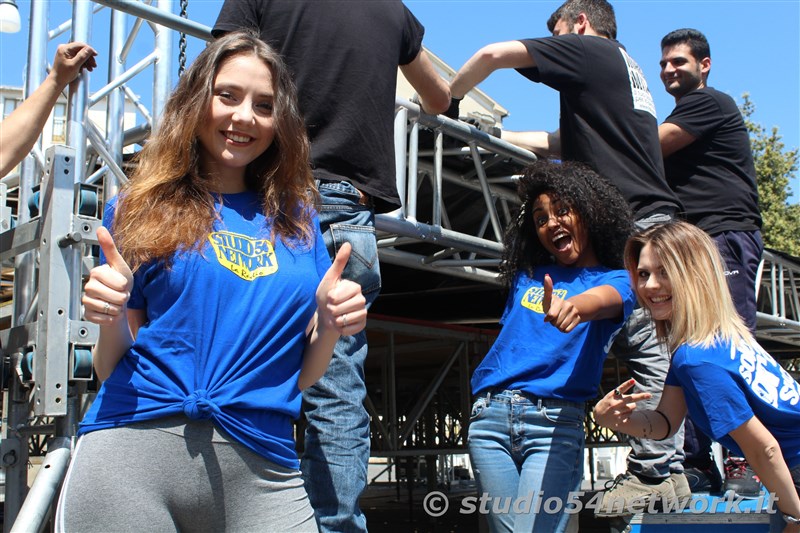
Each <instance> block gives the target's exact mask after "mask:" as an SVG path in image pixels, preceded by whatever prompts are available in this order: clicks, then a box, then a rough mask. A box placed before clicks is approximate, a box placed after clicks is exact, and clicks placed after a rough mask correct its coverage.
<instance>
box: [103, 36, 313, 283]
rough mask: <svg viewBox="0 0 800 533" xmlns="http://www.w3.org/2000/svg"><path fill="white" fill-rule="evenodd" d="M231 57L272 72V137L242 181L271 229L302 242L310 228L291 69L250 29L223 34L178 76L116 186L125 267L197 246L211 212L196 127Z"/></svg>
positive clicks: (309, 185)
mask: <svg viewBox="0 0 800 533" xmlns="http://www.w3.org/2000/svg"><path fill="white" fill-rule="evenodd" d="M236 56H252V57H255V58H257V59H260V60H261V61H263V62H264V64H265V65H267V66H268V67H269V69H270V71H271V74H272V83H273V90H274V93H275V99H274V102H273V119H274V124H275V139H274V141H273V142H272V144H271V145H270V147H269V148H268V149H267V150H266V151H265V152H264V153H263V154H261V155H260V156H259V157H258V158H256V159H255V160H254V161H253V162H252V163H250V164H249V165H248V166H247V169H246V172H245V182H246V185H247V187H248V189H249V190H252V191H255V192H256V193H257V194H258V195H259V196H260V197H261V203H262V207H263V211H264V215H265V216H266V217H267V220H268V221H269V222H270V223H271V225H272V228H273V229H272V235H271V238H275V236H276V235H278V236H280V237H282V238H284V240H285V241H287V244H290V245H291V243H292V242H300V243H308V242H310V241H311V239H312V238H313V235H314V226H313V223H312V209H311V208H312V207H313V205H314V202H315V200H316V189H315V187H314V180H313V177H312V175H311V168H310V164H309V153H310V150H309V144H308V138H307V136H306V130H305V125H304V123H303V118H302V115H301V114H300V110H299V107H298V105H297V98H296V91H295V88H294V83H293V82H292V79H291V74H290V72H289V69H288V68H287V67H286V64H285V63H284V62H283V60H282V59H281V57H280V55H279V54H278V53H277V52H276V51H274V50H273V49H272V48H270V47H269V45H267V44H266V43H264V42H263V41H261V40H260V39H259V38H258V35H257V34H255V33H254V32H252V31H238V32H232V33H229V34H226V35H225V36H223V37H222V38H220V39H218V40H216V41H213V42H211V43H209V45H208V46H207V47H206V48H205V50H203V52H201V53H200V55H199V56H198V57H197V59H196V60H195V61H194V63H192V65H191V66H190V67H189V69H188V70H187V71H186V72H185V73H184V74H183V76H181V79H180V81H179V83H178V86H177V87H176V88H175V90H174V91H173V92H172V94H171V95H170V97H169V99H168V101H167V103H166V105H165V107H164V112H163V115H162V118H161V123H160V126H159V128H158V130H157V131H156V132H155V134H154V135H153V136H152V137H151V138H150V139H149V141H148V142H147V144H146V145H145V146H144V148H143V149H142V150H141V151H140V152H139V154H138V155H137V158H136V159H137V163H138V166H137V168H136V170H135V172H134V173H133V176H132V177H131V180H130V181H129V182H128V185H127V186H126V187H125V188H124V189H123V190H122V191H121V192H120V196H119V203H118V206H117V211H116V215H115V217H114V238H115V241H116V243H117V245H118V248H119V250H120V252H121V253H122V255H123V257H124V258H125V260H126V261H127V262H128V263H129V264H130V265H131V267H132V268H134V269H135V268H137V267H138V266H140V265H142V264H143V263H146V262H149V261H153V260H160V261H163V262H164V263H165V264H166V265H167V266H169V265H170V264H171V260H172V256H173V255H174V253H175V252H177V251H179V250H200V249H201V248H202V246H203V244H204V242H205V236H206V235H207V234H208V233H209V232H210V231H211V230H212V227H213V223H214V220H215V219H216V218H217V217H218V214H217V212H216V211H215V208H214V194H215V193H214V190H213V188H212V185H213V183H212V181H211V179H210V178H209V176H207V175H204V174H202V173H201V172H200V166H199V141H198V131H199V130H200V128H201V127H202V125H203V123H204V122H205V120H206V118H207V116H208V110H209V108H210V105H211V99H212V96H213V85H214V79H215V77H216V75H217V73H218V72H219V71H220V69H221V68H222V65H223V64H224V63H225V62H226V61H228V60H229V59H231V58H232V57H236Z"/></svg>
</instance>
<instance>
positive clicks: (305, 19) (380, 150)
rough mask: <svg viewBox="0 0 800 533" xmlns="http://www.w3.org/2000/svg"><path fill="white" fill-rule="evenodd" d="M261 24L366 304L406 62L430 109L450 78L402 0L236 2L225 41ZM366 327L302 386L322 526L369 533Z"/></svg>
mask: <svg viewBox="0 0 800 533" xmlns="http://www.w3.org/2000/svg"><path fill="white" fill-rule="evenodd" d="M242 28H254V29H256V30H257V31H258V32H259V34H260V36H261V38H262V39H263V40H264V41H266V42H267V43H268V44H270V45H271V46H273V47H274V48H275V49H276V50H278V51H279V52H280V53H281V55H283V57H284V59H285V60H286V62H287V64H288V65H289V67H290V68H291V69H292V71H293V74H294V79H295V83H296V84H297V95H298V103H299V105H300V111H301V112H302V113H303V115H304V117H305V122H306V127H307V129H308V137H309V140H310V141H311V164H312V166H313V172H314V177H315V178H316V179H317V187H318V189H319V193H320V196H321V199H320V205H319V206H318V211H319V220H320V226H321V229H322V231H323V235H324V237H325V244H326V245H327V247H328V252H329V253H330V254H331V256H332V257H333V256H334V255H335V254H336V251H337V250H338V248H339V247H340V246H341V245H342V244H343V243H345V242H349V243H350V244H351V245H352V247H353V252H352V255H351V257H350V261H349V263H348V264H347V267H346V268H345V271H344V276H343V277H345V278H347V279H351V280H353V281H357V282H358V283H360V284H361V287H362V291H363V293H364V296H365V297H366V299H367V304H368V305H369V304H371V303H372V302H373V301H374V300H375V298H376V297H377V296H378V292H379V291H380V288H381V278H380V269H379V266H378V246H377V242H376V240H375V212H385V211H390V210H392V209H395V208H397V207H399V206H400V197H399V195H398V192H397V185H396V177H395V163H394V129H393V127H394V107H395V93H396V84H397V70H398V66H399V68H400V70H401V71H402V72H403V75H404V76H405V77H406V79H407V80H408V81H409V83H411V85H412V86H413V87H414V89H415V90H416V91H417V94H418V95H419V99H420V102H421V105H422V107H423V109H424V110H426V111H427V112H429V113H434V114H435V113H439V112H441V111H444V110H445V109H447V105H448V103H449V101H450V94H449V91H448V87H447V83H446V82H445V81H444V80H443V79H442V78H441V77H440V76H439V75H438V74H437V73H436V70H435V69H434V67H433V64H432V63H431V60H430V58H429V57H428V55H427V54H426V53H425V50H423V49H422V36H423V34H424V31H425V30H424V28H423V26H422V24H420V22H419V21H418V20H417V19H416V18H415V17H414V15H413V14H412V13H411V12H410V11H409V10H408V9H407V8H406V7H405V6H404V5H403V3H402V2H401V1H400V0H383V1H380V2H353V1H350V0H292V1H288V0H226V2H225V3H224V5H223V6H222V10H221V11H220V14H219V17H218V18H217V22H216V23H215V25H214V29H213V31H212V33H213V35H214V36H219V35H221V34H223V33H225V32H229V31H235V30H238V29H242ZM366 356H367V338H366V334H365V333H364V332H362V333H359V334H358V335H354V336H348V337H342V338H341V339H339V342H338V343H337V344H336V348H335V349H334V353H333V358H332V360H331V363H330V366H329V367H328V370H327V372H326V373H325V375H324V376H323V377H322V379H320V380H319V381H318V382H317V383H316V384H315V385H313V386H312V387H309V388H307V389H305V390H304V391H303V411H304V413H305V415H306V419H307V421H308V427H307V429H306V433H305V449H304V452H303V456H302V459H301V464H300V469H301V471H302V473H303V480H304V482H305V486H306V490H307V492H308V497H309V500H310V501H311V505H312V507H314V511H315V514H316V518H317V522H318V525H319V527H320V530H322V531H337V532H338V531H347V532H350V531H366V529H367V524H366V518H365V517H364V514H363V513H362V512H361V510H360V509H359V507H358V499H359V497H360V495H361V492H362V491H363V490H364V487H366V484H367V466H368V462H369V444H370V443H369V437H370V435H369V415H368V414H367V411H366V409H365V407H364V405H363V404H364V399H365V397H366V394H367V389H366V383H365V382H364V362H365V359H366Z"/></svg>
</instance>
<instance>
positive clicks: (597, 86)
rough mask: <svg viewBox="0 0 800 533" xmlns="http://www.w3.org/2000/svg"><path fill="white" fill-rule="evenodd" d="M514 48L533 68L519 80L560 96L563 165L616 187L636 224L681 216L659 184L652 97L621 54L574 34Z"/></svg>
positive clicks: (617, 47)
mask: <svg viewBox="0 0 800 533" xmlns="http://www.w3.org/2000/svg"><path fill="white" fill-rule="evenodd" d="M520 42H522V44H524V45H525V46H526V47H527V49H528V53H529V54H530V55H531V57H532V58H533V60H534V61H535V62H536V67H534V68H526V69H518V71H519V73H520V74H522V75H523V76H525V77H526V78H528V79H530V80H533V81H535V82H541V83H544V84H545V85H547V86H549V87H552V88H553V89H556V90H557V91H559V93H560V95H561V120H560V127H561V156H562V157H563V158H564V160H568V161H581V162H583V163H586V164H588V165H589V166H591V167H592V168H594V169H595V170H596V171H597V172H598V173H599V174H600V175H602V176H604V177H605V178H607V179H609V180H610V181H611V182H612V183H614V184H615V185H616V186H617V187H618V188H619V190H620V191H621V192H622V195H623V196H624V197H625V199H626V200H628V202H629V203H630V205H631V208H632V209H633V212H634V214H635V216H636V218H642V217H644V216H645V215H647V214H648V213H652V212H655V211H658V210H661V211H667V210H673V211H680V202H679V201H678V199H677V198H676V197H675V195H674V194H673V192H672V191H671V190H670V188H669V186H668V185H667V182H666V180H665V179H664V165H663V160H662V158H661V146H660V144H659V141H658V121H657V120H656V111H655V104H654V103H653V97H652V95H651V94H650V91H649V90H648V89H647V82H646V81H645V79H644V74H643V73H642V70H641V69H640V68H639V65H637V64H636V62H635V61H634V60H633V59H632V58H631V57H630V56H629V55H628V53H627V52H626V51H625V48H624V47H623V46H622V45H621V44H619V43H618V42H617V41H613V40H611V39H604V38H602V37H595V36H588V35H576V34H567V35H559V36H557V37H544V38H541V39H524V40H521V41H520Z"/></svg>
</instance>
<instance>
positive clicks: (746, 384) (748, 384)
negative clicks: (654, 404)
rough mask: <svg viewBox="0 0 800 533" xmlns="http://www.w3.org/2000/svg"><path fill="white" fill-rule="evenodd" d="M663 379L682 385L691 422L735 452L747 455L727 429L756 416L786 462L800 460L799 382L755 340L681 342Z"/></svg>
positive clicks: (796, 464)
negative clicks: (776, 444) (740, 342)
mask: <svg viewBox="0 0 800 533" xmlns="http://www.w3.org/2000/svg"><path fill="white" fill-rule="evenodd" d="M665 383H666V384H667V385H673V386H677V387H681V389H683V395H684V397H685V398H686V407H687V408H688V410H689V415H690V416H691V417H692V422H694V423H695V425H696V426H697V427H699V428H700V429H701V430H702V431H703V433H705V434H706V435H708V436H709V437H712V438H713V439H715V440H717V441H719V442H720V443H721V444H722V445H723V446H725V447H726V448H729V449H731V450H733V451H734V453H736V454H737V455H740V456H744V454H743V453H742V450H741V448H739V445H738V444H736V441H734V440H733V438H731V437H730V436H729V433H730V432H731V431H733V430H735V429H736V428H738V427H739V426H741V425H742V424H744V423H745V422H747V421H748V420H750V419H751V418H752V417H754V416H755V417H756V418H758V420H759V421H760V422H761V423H762V424H764V426H765V427H766V428H767V429H768V430H769V432H770V433H772V435H773V436H774V437H775V439H776V440H777V441H778V444H779V445H780V447H781V452H782V453H783V457H784V459H785V460H786V463H787V464H788V465H789V466H790V467H791V468H794V467H795V466H798V465H800V385H798V383H797V381H795V380H794V379H793V378H792V376H790V375H789V372H787V371H786V370H785V369H784V368H783V367H781V366H780V364H778V362H777V361H775V359H773V358H772V356H771V355H770V354H768V353H767V352H766V351H764V349H763V348H762V347H761V346H760V345H759V344H758V343H757V342H755V341H751V342H748V343H742V344H740V345H739V346H734V345H732V344H731V343H730V342H722V341H717V342H715V343H714V344H712V345H711V346H710V347H708V348H703V347H702V346H696V345H695V346H690V345H687V344H683V345H681V346H680V347H678V349H677V350H675V354H674V355H673V356H672V364H671V366H670V369H669V373H668V374H667V379H666V382H665Z"/></svg>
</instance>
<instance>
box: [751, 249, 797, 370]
mask: <svg viewBox="0 0 800 533" xmlns="http://www.w3.org/2000/svg"><path fill="white" fill-rule="evenodd" d="M757 280H758V283H757V284H756V299H757V301H758V308H759V311H758V315H757V320H758V324H757V336H758V338H759V340H763V341H770V345H772V346H775V348H774V349H775V350H780V351H782V352H788V353H791V354H793V355H790V357H791V358H798V357H800V300H799V299H798V283H800V264H798V262H797V260H794V259H790V258H788V257H787V256H786V255H785V254H781V253H779V252H774V251H769V250H765V251H764V255H763V256H762V258H761V264H760V265H759V267H758V276H757ZM765 344H766V342H765Z"/></svg>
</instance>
